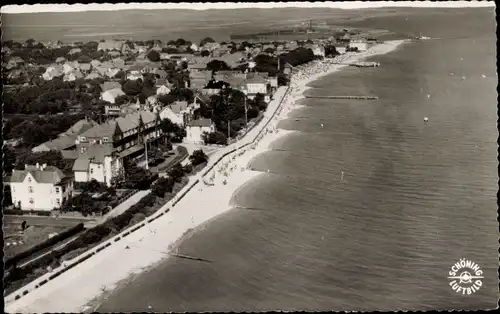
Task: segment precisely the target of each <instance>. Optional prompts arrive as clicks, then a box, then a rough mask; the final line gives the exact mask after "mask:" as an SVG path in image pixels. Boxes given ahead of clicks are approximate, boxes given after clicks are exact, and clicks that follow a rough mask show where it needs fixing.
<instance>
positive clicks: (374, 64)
mask: <svg viewBox="0 0 500 314" xmlns="http://www.w3.org/2000/svg"><path fill="white" fill-rule="evenodd" d="M326 62H327V63H330V64H339V65H347V66H351V67H358V68H374V67H379V66H380V62H369V61H358V62H335V61H333V60H326Z"/></svg>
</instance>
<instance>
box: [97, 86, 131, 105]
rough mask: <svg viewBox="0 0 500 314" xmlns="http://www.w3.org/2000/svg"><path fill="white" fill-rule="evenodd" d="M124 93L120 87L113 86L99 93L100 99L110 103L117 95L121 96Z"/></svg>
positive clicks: (113, 101)
mask: <svg viewBox="0 0 500 314" xmlns="http://www.w3.org/2000/svg"><path fill="white" fill-rule="evenodd" d="M123 95H125V93H124V92H123V91H122V89H121V87H120V88H114V89H110V90H107V91H105V92H103V93H102V94H101V100H104V101H108V102H110V103H112V104H114V103H115V99H116V97H118V96H123Z"/></svg>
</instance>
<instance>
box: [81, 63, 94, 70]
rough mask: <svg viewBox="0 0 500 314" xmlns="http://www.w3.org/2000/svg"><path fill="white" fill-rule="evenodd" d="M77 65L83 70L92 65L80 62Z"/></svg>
mask: <svg viewBox="0 0 500 314" xmlns="http://www.w3.org/2000/svg"><path fill="white" fill-rule="evenodd" d="M78 67H79V68H80V71H83V72H88V71H90V69H92V65H91V64H90V63H80V64H79V65H78Z"/></svg>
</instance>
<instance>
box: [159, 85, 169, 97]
mask: <svg viewBox="0 0 500 314" xmlns="http://www.w3.org/2000/svg"><path fill="white" fill-rule="evenodd" d="M168 93H170V88H168V87H167V86H165V85H160V86H159V87H158V89H157V90H156V95H166V94H168Z"/></svg>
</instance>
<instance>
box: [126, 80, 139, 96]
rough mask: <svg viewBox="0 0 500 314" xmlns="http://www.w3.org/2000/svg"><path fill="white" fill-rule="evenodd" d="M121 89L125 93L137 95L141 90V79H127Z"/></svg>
mask: <svg viewBox="0 0 500 314" xmlns="http://www.w3.org/2000/svg"><path fill="white" fill-rule="evenodd" d="M122 90H123V92H124V93H125V94H126V95H129V96H137V95H138V94H139V93H140V92H141V91H142V80H141V79H138V80H135V81H130V80H127V81H125V83H124V84H123V86H122Z"/></svg>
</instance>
